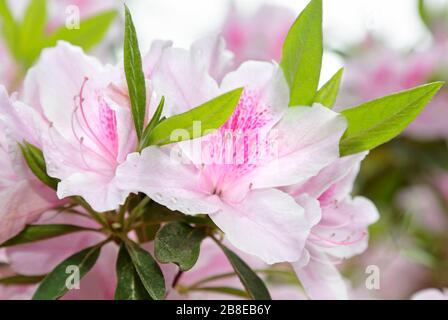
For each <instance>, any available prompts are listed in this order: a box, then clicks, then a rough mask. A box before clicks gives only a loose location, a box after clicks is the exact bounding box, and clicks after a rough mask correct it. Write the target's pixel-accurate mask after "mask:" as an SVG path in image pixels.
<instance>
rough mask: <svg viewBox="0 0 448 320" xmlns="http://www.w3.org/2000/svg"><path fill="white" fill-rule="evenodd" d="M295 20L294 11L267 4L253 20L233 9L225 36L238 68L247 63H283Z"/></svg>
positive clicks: (223, 32)
mask: <svg viewBox="0 0 448 320" xmlns="http://www.w3.org/2000/svg"><path fill="white" fill-rule="evenodd" d="M295 18H296V14H295V12H294V11H292V10H290V9H288V8H284V7H280V6H273V5H263V6H261V7H260V8H259V9H258V11H257V12H256V13H255V14H254V15H253V16H250V17H247V16H244V15H243V14H241V13H240V12H238V10H237V9H236V6H235V5H234V6H232V8H231V9H230V12H229V14H228V16H227V19H226V21H225V23H224V26H223V27H222V35H223V37H224V39H225V40H226V43H227V46H228V48H229V50H231V51H232V52H233V53H234V54H235V65H236V66H237V67H238V66H239V65H240V64H241V63H242V62H244V61H247V60H263V61H271V60H276V61H280V58H281V54H282V48H283V41H284V40H285V38H286V35H287V33H288V30H289V28H290V27H291V25H292V24H293V22H294V20H295Z"/></svg>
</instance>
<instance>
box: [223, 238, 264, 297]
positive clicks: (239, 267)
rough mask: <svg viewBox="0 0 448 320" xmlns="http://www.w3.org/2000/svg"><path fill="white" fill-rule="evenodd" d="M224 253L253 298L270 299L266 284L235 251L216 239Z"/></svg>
mask: <svg viewBox="0 0 448 320" xmlns="http://www.w3.org/2000/svg"><path fill="white" fill-rule="evenodd" d="M216 243H217V244H218V245H219V246H220V247H221V249H222V251H223V252H224V254H225V255H226V257H227V259H228V260H229V262H230V264H231V265H232V267H233V269H234V270H235V272H236V274H237V275H238V278H240V280H241V283H242V284H243V286H244V288H245V289H246V291H247V293H248V294H249V296H250V298H251V299H253V300H271V295H270V294H269V291H268V289H267V288H266V285H265V284H264V282H263V280H261V279H260V277H258V275H257V274H256V273H255V272H254V271H253V270H252V269H251V268H250V267H249V266H248V265H247V264H246V263H245V262H244V261H243V260H242V259H241V258H240V257H238V256H237V255H236V253H235V252H233V251H232V250H230V249H229V248H227V247H225V246H224V245H223V244H222V243H220V242H218V241H216Z"/></svg>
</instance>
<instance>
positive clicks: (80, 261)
mask: <svg viewBox="0 0 448 320" xmlns="http://www.w3.org/2000/svg"><path fill="white" fill-rule="evenodd" d="M103 244H104V243H103V242H102V243H100V244H98V245H96V246H93V247H90V248H87V249H84V250H82V251H80V252H78V253H76V254H74V255H72V256H71V257H69V258H68V259H66V260H64V261H63V262H61V263H60V264H59V265H58V266H57V267H56V268H55V269H54V270H53V271H51V272H50V273H49V274H48V275H47V276H46V277H45V279H44V280H43V281H42V283H41V284H40V286H39V288H37V291H36V292H35V293H34V296H33V300H56V299H58V298H60V297H62V296H63V295H64V294H65V293H66V292H67V291H68V288H67V285H66V281H67V279H68V277H69V276H70V274H69V273H68V272H67V270H68V269H67V267H69V266H76V267H78V268H79V276H80V278H82V277H84V276H85V275H86V274H87V273H88V272H89V271H90V270H91V269H92V267H93V266H94V265H95V263H96V261H97V260H98V257H99V255H100V253H101V247H102V246H103Z"/></svg>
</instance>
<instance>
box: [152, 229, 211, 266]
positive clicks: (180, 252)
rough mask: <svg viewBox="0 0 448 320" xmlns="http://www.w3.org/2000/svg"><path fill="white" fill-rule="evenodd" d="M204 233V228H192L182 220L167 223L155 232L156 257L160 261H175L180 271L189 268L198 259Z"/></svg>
mask: <svg viewBox="0 0 448 320" xmlns="http://www.w3.org/2000/svg"><path fill="white" fill-rule="evenodd" d="M206 235H207V234H206V232H205V229H204V228H193V227H191V226H189V225H188V224H186V223H182V222H173V223H169V224H167V225H165V226H164V227H162V229H160V231H159V232H158V233H157V236H156V239H155V242H154V248H155V255H156V258H157V260H159V261H160V262H162V263H175V264H177V265H178V266H179V268H180V269H181V270H182V271H187V270H190V269H191V268H193V266H194V265H195V264H196V262H197V261H198V258H199V250H200V246H201V242H202V240H203V239H204V238H205V237H206Z"/></svg>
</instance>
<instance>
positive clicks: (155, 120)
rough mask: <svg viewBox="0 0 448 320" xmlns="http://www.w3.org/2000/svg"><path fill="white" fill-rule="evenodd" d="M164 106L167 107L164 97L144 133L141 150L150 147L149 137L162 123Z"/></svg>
mask: <svg viewBox="0 0 448 320" xmlns="http://www.w3.org/2000/svg"><path fill="white" fill-rule="evenodd" d="M164 105H165V97H162V99H160V102H159V105H158V107H157V109H156V112H154V115H153V116H152V119H151V121H150V122H149V123H148V125H147V126H146V128H145V130H144V131H143V136H142V141H141V142H140V150H143V149H144V148H146V147H148V146H149V141H148V140H149V136H150V134H151V132H152V130H153V129H154V128H155V127H156V126H157V124H159V122H160V119H161V117H162V112H163V106H164Z"/></svg>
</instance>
